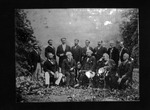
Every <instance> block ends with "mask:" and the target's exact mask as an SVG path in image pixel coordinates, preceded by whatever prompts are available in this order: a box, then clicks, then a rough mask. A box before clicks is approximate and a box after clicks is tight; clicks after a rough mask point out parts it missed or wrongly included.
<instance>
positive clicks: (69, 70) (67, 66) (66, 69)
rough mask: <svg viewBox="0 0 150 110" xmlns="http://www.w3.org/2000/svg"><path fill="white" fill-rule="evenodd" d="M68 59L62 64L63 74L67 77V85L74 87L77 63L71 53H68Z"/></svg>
mask: <svg viewBox="0 0 150 110" xmlns="http://www.w3.org/2000/svg"><path fill="white" fill-rule="evenodd" d="M66 55H67V58H66V59H64V60H63V63H62V73H63V74H64V75H65V76H66V85H67V87H68V86H72V87H73V86H74V84H75V67H76V62H75V60H74V59H73V57H72V53H71V52H67V53H66Z"/></svg>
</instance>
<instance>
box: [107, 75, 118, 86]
mask: <svg viewBox="0 0 150 110" xmlns="http://www.w3.org/2000/svg"><path fill="white" fill-rule="evenodd" d="M117 80H118V77H116V76H115V75H108V76H106V77H105V81H106V86H107V87H108V86H109V87H110V88H111V89H117V87H118V83H117Z"/></svg>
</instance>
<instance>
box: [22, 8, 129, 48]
mask: <svg viewBox="0 0 150 110" xmlns="http://www.w3.org/2000/svg"><path fill="white" fill-rule="evenodd" d="M126 10H128V9H111V8H108V9H104V8H102V9H100V8H98V9H94V8H92V9H90V8H89V9H84V8H82V9H80V8H79V9H72V8H71V9H24V11H25V12H26V13H27V19H29V20H30V22H31V26H32V28H33V31H34V36H36V38H37V40H39V42H40V45H41V46H43V48H44V47H46V46H47V45H48V44H47V41H48V40H49V39H53V45H54V46H55V48H57V46H58V45H60V44H61V42H60V39H61V38H62V37H66V38H67V44H68V45H70V46H73V44H74V39H76V38H77V39H79V40H80V42H79V45H80V46H82V47H83V46H85V40H87V39H88V40H90V41H91V43H90V45H91V46H92V47H93V48H94V47H96V46H97V42H98V41H100V40H103V41H106V42H107V41H110V40H111V39H114V40H120V39H121V36H120V32H119V23H121V21H122V19H121V13H122V12H124V11H126Z"/></svg>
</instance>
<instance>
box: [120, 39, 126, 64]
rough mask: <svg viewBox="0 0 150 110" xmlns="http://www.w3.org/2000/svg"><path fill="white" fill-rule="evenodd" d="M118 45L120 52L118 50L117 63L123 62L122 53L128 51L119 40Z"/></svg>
mask: <svg viewBox="0 0 150 110" xmlns="http://www.w3.org/2000/svg"><path fill="white" fill-rule="evenodd" d="M120 47H121V49H120V52H119V64H120V63H121V62H123V55H124V53H128V49H127V48H125V47H124V44H123V42H120Z"/></svg>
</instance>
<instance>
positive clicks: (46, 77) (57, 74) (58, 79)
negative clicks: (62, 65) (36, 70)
mask: <svg viewBox="0 0 150 110" xmlns="http://www.w3.org/2000/svg"><path fill="white" fill-rule="evenodd" d="M62 76H63V74H62V73H55V76H54V78H56V81H55V84H57V85H59V83H60V81H61V78H62ZM50 79H51V76H50V73H49V72H45V84H48V85H49V84H50V82H51V80H50Z"/></svg>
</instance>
